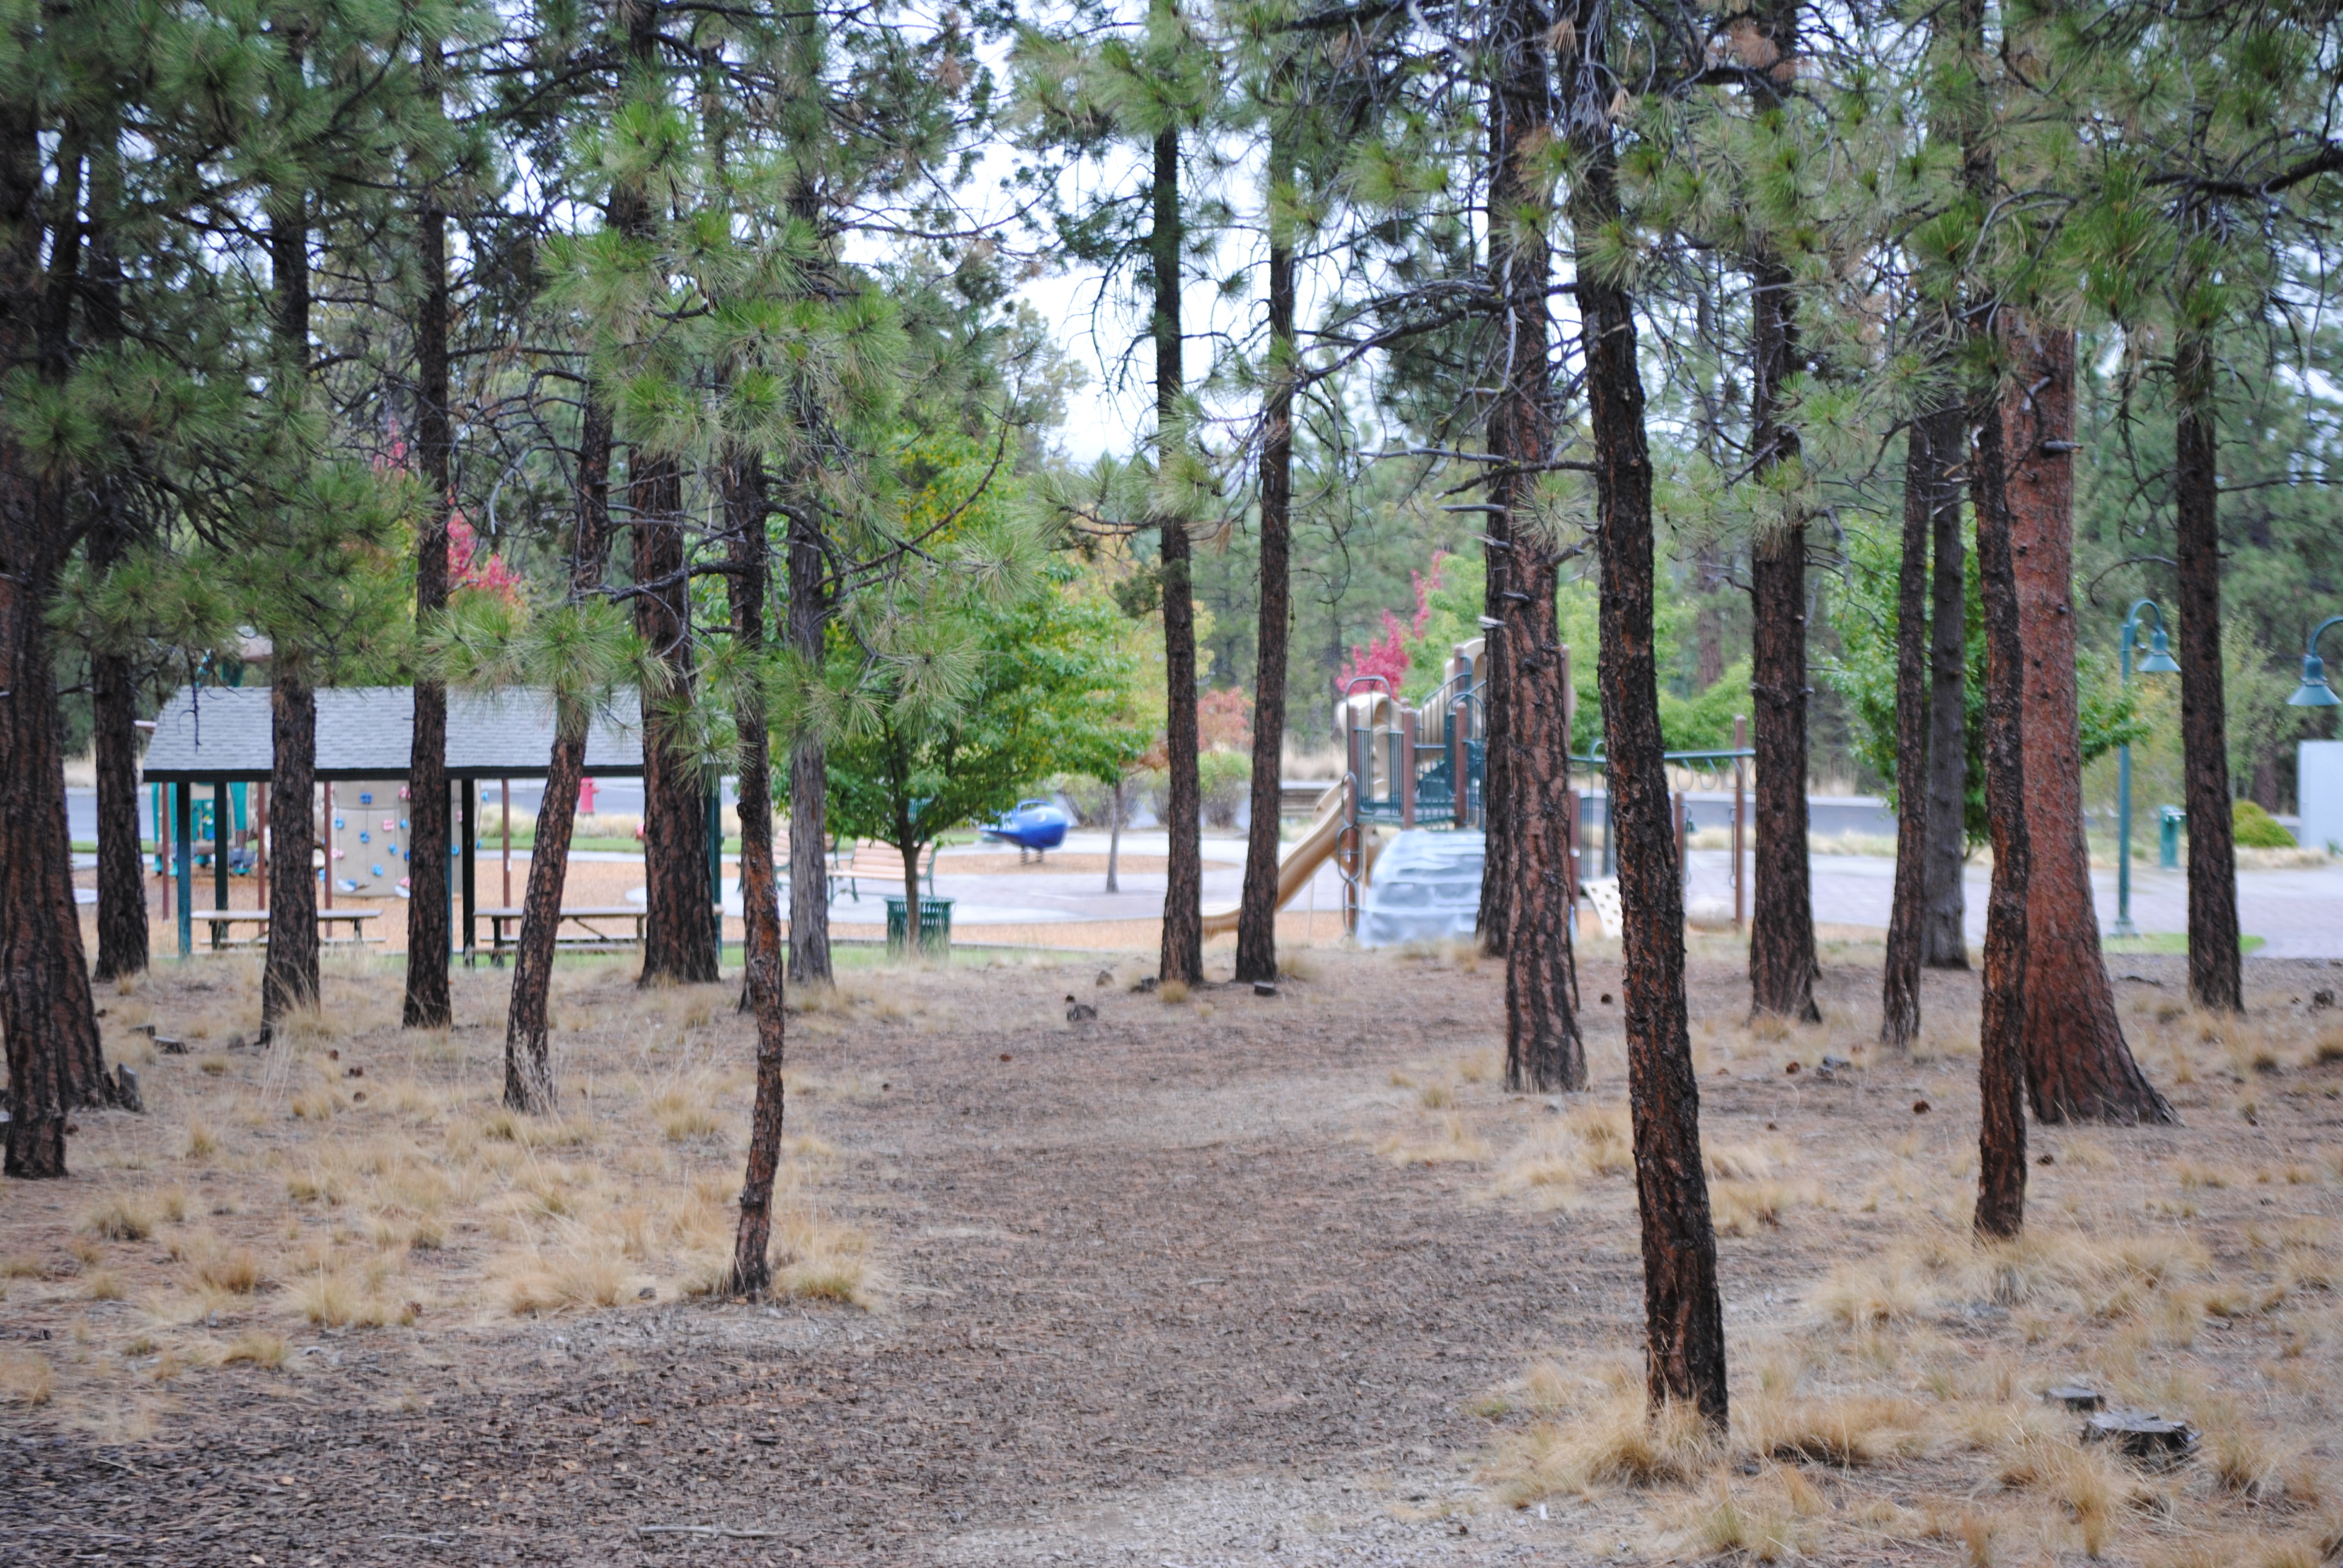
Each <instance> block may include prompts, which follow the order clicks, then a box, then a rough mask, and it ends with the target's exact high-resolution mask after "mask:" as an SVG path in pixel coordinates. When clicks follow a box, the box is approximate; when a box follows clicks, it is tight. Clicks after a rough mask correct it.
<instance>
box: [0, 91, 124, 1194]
mask: <svg viewBox="0 0 2343 1568" xmlns="http://www.w3.org/2000/svg"><path fill="white" fill-rule="evenodd" d="M29 102H30V100H29V98H28V97H27V96H26V95H25V94H22V93H15V94H10V95H7V99H6V102H5V104H0V373H7V372H14V371H16V370H18V369H21V368H24V367H28V366H31V365H33V364H34V363H35V361H36V360H38V359H45V358H46V357H45V356H42V355H41V354H40V352H39V350H40V348H41V343H40V337H41V333H40V320H41V307H42V288H41V272H40V253H41V242H42V236H43V224H42V216H41V213H40V200H41V185H42V176H41V155H40V146H39V143H38V139H37V127H36V126H35V123H34V121H33V118H32V116H31V115H30V113H29V112H28V110H27V109H26V105H27V104H28V103H29ZM59 206H60V207H61V208H62V222H61V224H60V225H59V230H60V232H59V233H58V235H57V244H56V246H55V247H53V259H56V252H57V251H58V250H61V249H63V248H64V247H65V245H66V243H67V242H66V240H65V234H64V232H63V231H64V230H65V229H72V230H74V231H75V233H77V232H78V227H77V225H78V216H77V215H76V214H75V211H74V204H73V202H72V200H71V199H69V198H68V199H61V200H60V203H59ZM59 265H60V266H72V265H74V264H73V263H72V262H71V261H70V260H60V261H59ZM39 368H40V370H41V372H42V373H43V374H44V375H45V376H52V375H53V373H54V372H55V370H57V369H59V368H60V367H57V366H55V365H51V364H46V363H44V364H41V365H40V367H39ZM67 544H68V534H67V529H66V527H65V499H64V494H63V485H62V483H60V482H59V481H58V480H57V479H56V478H55V477H51V478H47V479H45V478H44V477H43V476H42V475H40V474H39V473H37V472H36V471H35V469H34V467H33V465H32V461H31V458H30V457H29V455H28V454H26V453H25V450H24V449H23V448H22V447H19V446H18V445H17V444H16V442H15V439H14V438H13V437H11V436H10V435H9V434H8V433H7V431H6V430H5V428H0V1038H5V1041H6V1046H7V1058H8V1131H7V1154H6V1157H5V1172H6V1174H7V1175H9V1176H13V1177H22V1178H27V1179H35V1178H39V1179H48V1178H58V1177H63V1176H64V1175H65V1115H66V1112H67V1111H71V1110H72V1109H74V1108H75V1106H79V1105H86V1104H92V1103H97V1102H101V1101H104V1100H106V1099H110V1098H111V1097H112V1096H111V1093H110V1086H109V1084H108V1082H107V1081H106V1076H105V1062H104V1059H103V1057H102V1056H101V1055H100V1052H99V1049H98V1039H97V1014H96V1007H95V1004H94V1003H93V1001H92V999H91V996H90V989H89V970H88V968H87V965H86V960H85V957H84V954H83V951H82V942H81V919H80V915H79V912H78V910H76V908H75V904H74V895H73V844H72V839H70V837H69V836H68V834H67V831H66V828H65V756H64V750H63V747H62V746H61V744H60V739H59V738H60V734H61V729H60V726H59V724H58V722H57V683H56V668H55V648H54V647H53V646H52V641H51V633H50V630H49V628H48V625H47V622H46V620H45V613H44V612H45V610H46V608H48V602H49V599H50V597H51V595H52V594H53V593H54V592H55V586H56V581H57V574H58V573H59V572H60V571H61V570H62V569H63V568H64V566H65V551H66V548H67Z"/></svg>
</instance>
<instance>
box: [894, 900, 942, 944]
mask: <svg viewBox="0 0 2343 1568" xmlns="http://www.w3.org/2000/svg"><path fill="white" fill-rule="evenodd" d="M906 907H907V906H906V904H905V902H904V900H903V899H902V897H901V895H900V894H892V893H890V894H889V895H888V897H887V950H888V951H889V952H890V953H900V952H901V951H902V950H903V949H904V947H905V946H906V945H907V944H908V943H909V941H910V934H909V933H910V920H908V919H906V918H905V910H906ZM951 911H952V901H951V900H950V899H927V898H923V899H921V900H920V947H921V948H922V949H924V950H927V951H929V952H931V953H939V954H940V953H949V952H950V951H951Z"/></svg>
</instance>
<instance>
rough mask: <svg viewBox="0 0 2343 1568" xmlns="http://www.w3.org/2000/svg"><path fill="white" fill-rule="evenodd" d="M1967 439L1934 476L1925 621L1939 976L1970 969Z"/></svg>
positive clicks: (1952, 445)
mask: <svg viewBox="0 0 2343 1568" xmlns="http://www.w3.org/2000/svg"><path fill="white" fill-rule="evenodd" d="M1964 440H1965V437H1963V435H1962V432H1961V430H1960V427H1959V426H1958V425H1957V424H1955V425H1953V426H1951V427H1949V429H1948V433H1947V434H1946V437H1944V439H1943V441H1942V442H1941V443H1940V446H1939V449H1940V450H1941V451H1942V452H1943V453H1944V461H1945V464H1946V470H1945V471H1944V472H1943V473H1941V474H1939V475H1938V477H1937V506H1936V518H1935V522H1934V528H1935V533H1936V539H1935V552H1934V553H1935V556H1936V560H1935V563H1934V571H1933V581H1932V583H1931V595H1932V598H1933V600H1934V602H1933V604H1932V606H1931V608H1930V615H1929V622H1928V848H1927V879H1926V890H1925V891H1924V892H1923V894H1922V898H1923V900H1924V901H1925V909H1924V910H1923V913H1922V915H1921V920H1920V961H1921V962H1922V963H1924V964H1926V966H1927V967H1928V968H1930V969H1938V970H1966V969H1967V968H1968V967H1969V938H1968V906H1967V896H1966V890H1964V889H1963V887H1962V884H1961V871H1962V868H1964V867H1965V866H1966V865H1967V863H1968V858H1969V842H1968V775H1969V756H1968V690H1967V689H1968V582H1967V568H1966V565H1965V564H1964V561H1963V557H1964V555H1965V554H1966V551H1965V550H1964V549H1963V548H1962V545H1961V487H1960V482H1959V479H1958V477H1957V473H1956V469H1955V467H1954V466H1955V465H1956V464H1958V463H1959V462H1960V460H1961V447H1962V446H1963V444H1964Z"/></svg>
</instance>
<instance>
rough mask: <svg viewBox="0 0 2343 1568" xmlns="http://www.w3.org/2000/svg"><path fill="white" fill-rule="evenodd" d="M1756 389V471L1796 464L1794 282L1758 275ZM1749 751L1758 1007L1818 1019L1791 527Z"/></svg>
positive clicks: (1799, 623)
mask: <svg viewBox="0 0 2343 1568" xmlns="http://www.w3.org/2000/svg"><path fill="white" fill-rule="evenodd" d="M1755 283H1756V287H1755V292H1754V293H1753V295H1752V296H1751V299H1750V314H1751V316H1752V317H1753V319H1754V320H1755V322H1756V324H1757V332H1756V338H1757V343H1756V353H1755V356H1754V360H1755V368H1756V372H1757V374H1756V377H1755V385H1754V387H1753V388H1752V397H1753V406H1754V407H1755V410H1756V411H1757V431H1756V440H1757V442H1758V446H1759V451H1760V453H1761V454H1762V456H1761V457H1760V459H1759V462H1758V470H1759V472H1761V473H1762V472H1764V471H1765V470H1767V469H1770V468H1772V467H1775V466H1777V465H1779V464H1781V463H1785V462H1791V461H1795V459H1796V457H1797V455H1798V440H1797V436H1796V434H1795V432H1794V431H1791V430H1789V429H1786V428H1785V427H1780V426H1778V425H1776V424H1775V422H1774V418H1773V409H1774V407H1775V404H1776V402H1777V400H1778V397H1779V392H1778V387H1779V380H1780V378H1781V377H1785V376H1786V375H1787V373H1788V369H1789V363H1790V358H1791V357H1792V355H1793V353H1794V352H1795V337H1794V334H1795V328H1794V327H1792V325H1791V323H1790V320H1789V309H1788V300H1787V297H1788V291H1789V276H1788V275H1787V274H1786V273H1785V272H1784V271H1782V269H1781V268H1779V267H1778V266H1768V267H1765V268H1761V269H1760V270H1759V271H1758V274H1757V276H1756V279H1755ZM1749 584H1750V602H1751V609H1752V612H1753V614H1752V624H1751V627H1750V655H1751V658H1750V677H1749V692H1750V702H1751V719H1752V723H1751V725H1750V730H1751V741H1752V747H1751V749H1753V750H1754V751H1755V753H1756V756H1755V759H1753V760H1754V763H1755V772H1756V788H1755V801H1754V802H1753V804H1754V808H1755V818H1756V826H1757V844H1756V852H1755V854H1754V855H1753V856H1752V857H1751V860H1752V869H1753V876H1752V879H1751V886H1752V888H1753V890H1754V894H1755V897H1754V900H1753V902H1752V904H1751V907H1750V920H1749V1004H1750V1007H1751V1009H1752V1010H1754V1011H1756V1012H1762V1013H1774V1014H1778V1015H1780V1016H1782V1017H1785V1018H1797V1019H1804V1020H1807V1021H1809V1022H1812V1021H1815V1020H1819V1019H1820V1018H1821V1017H1822V1014H1821V1012H1820V1011H1819V1010H1817V1009H1816V1008H1815V970H1816V969H1817V967H1818V966H1817V964H1816V960H1815V906H1814V883H1813V872H1812V868H1811V865H1810V862H1809V860H1808V858H1807V851H1806V530H1805V524H1804V523H1803V522H1800V521H1797V520H1795V519H1785V520H1784V521H1782V522H1781V523H1780V524H1779V525H1777V526H1775V527H1773V528H1768V529H1766V530H1765V532H1764V533H1762V534H1760V535H1759V536H1758V538H1756V540H1755V542H1754V543H1753V544H1752V545H1751V547H1750V551H1749Z"/></svg>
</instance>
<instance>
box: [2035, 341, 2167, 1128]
mask: <svg viewBox="0 0 2343 1568" xmlns="http://www.w3.org/2000/svg"><path fill="white" fill-rule="evenodd" d="M2007 332H2008V339H2007V341H2008V347H2009V357H2010V359H2011V362H2012V367H2013V370H2012V374H2013V380H2012V381H2011V383H2010V384H2009V386H2008V387H2006V390H2005V391H2004V393H2003V395H2002V400H2001V429H2002V441H2003V463H2004V476H2003V485H2004V497H2005V501H2004V504H2005V505H2006V507H2007V508H2008V515H2009V538H2010V555H2011V558H2012V568H2013V570H2014V571H2015V573H2016V585H2017V634H2018V642H2019V646H2020V647H2021V648H2022V649H2023V651H2024V655H2025V665H2024V672H2025V678H2026V686H2025V726H2026V731H2025V744H2026V790H2025V794H2024V796H2023V799H2024V800H2025V803H2026V837H2027V840H2028V842H2029V844H2030V846H2031V849H2032V859H2031V861H2030V863H2029V876H2028V879H2027V881H2026V1088H2027V1091H2028V1093H2029V1096H2030V1098H2031V1100H2032V1102H2033V1107H2034V1114H2035V1116H2036V1118H2037V1119H2038V1120H2040V1121H2115V1122H2124V1123H2129V1122H2135V1121H2170V1120H2171V1119H2172V1111H2171V1108H2170V1107H2169V1106H2167V1104H2166V1103H2165V1102H2164V1098H2163V1096H2161V1095H2159V1094H2157V1092H2156V1091H2155V1090H2154V1089H2153V1088H2151V1087H2149V1085H2148V1082H2147V1079H2146V1077H2144V1076H2143V1075H2142V1074H2141V1072H2140V1070H2139V1067H2138V1065H2137V1063H2136V1062H2134V1061H2133V1060H2132V1055H2131V1050H2130V1049H2129V1047H2127V1045H2126V1044H2125V1043H2124V1037H2123V1025H2122V1022H2121V1020H2118V1019H2117V1016H2116V1002H2115V991H2114V988H2113V987H2112V986H2111V985H2110V984H2109V982H2108V980H2107V965H2106V963H2105V961H2104V960H2102V958H2101V957H2100V952H2099V921H2098V915H2097V910H2095V908H2094V907H2093V904H2092V901H2091V865H2090V850H2089V847H2088V845H2087V842H2086V840H2085V839H2084V836H2083V758H2082V739H2081V721H2080V717H2079V713H2078V708H2077V692H2076V686H2075V640H2076V631H2075V607H2074V604H2073V602H2072V600H2073V595H2074V577H2075V570H2074V458H2073V456H2072V448H2073V444H2074V432H2075V335H2074V333H2073V332H2071V331H2068V330H2066V329H2063V328H2060V327H2052V326H2049V325H2047V324H2046V323H2042V322H2039V321H2036V320H2033V319H2031V318H2026V317H2018V318H2016V319H2015V320H2014V321H2012V322H2011V323H2010V325H2009V327H2008V328H2007Z"/></svg>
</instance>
